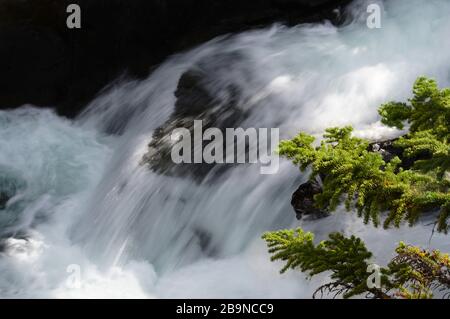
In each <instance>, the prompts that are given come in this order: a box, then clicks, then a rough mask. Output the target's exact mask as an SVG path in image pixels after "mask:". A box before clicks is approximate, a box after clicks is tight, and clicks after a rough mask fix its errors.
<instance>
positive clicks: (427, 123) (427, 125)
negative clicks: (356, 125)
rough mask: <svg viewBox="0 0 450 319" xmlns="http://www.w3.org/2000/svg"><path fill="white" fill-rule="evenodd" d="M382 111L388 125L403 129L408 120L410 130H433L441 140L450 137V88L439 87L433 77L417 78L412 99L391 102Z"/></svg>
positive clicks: (383, 121)
mask: <svg viewBox="0 0 450 319" xmlns="http://www.w3.org/2000/svg"><path fill="white" fill-rule="evenodd" d="M379 113H380V115H381V117H382V119H381V121H382V123H383V124H386V125H388V126H395V127H398V128H400V129H402V128H403V127H404V123H405V122H407V123H408V124H410V128H409V131H410V132H411V133H415V132H422V131H430V132H431V133H432V134H433V135H435V136H436V138H438V139H439V140H441V141H447V142H448V139H449V138H450V134H449V133H450V88H447V89H443V90H440V89H439V87H438V85H437V83H436V81H434V80H432V79H427V78H425V77H420V78H418V79H417V81H416V83H415V84H414V88H413V98H411V99H410V100H409V103H398V102H390V103H387V104H384V105H382V106H381V108H380V110H379Z"/></svg>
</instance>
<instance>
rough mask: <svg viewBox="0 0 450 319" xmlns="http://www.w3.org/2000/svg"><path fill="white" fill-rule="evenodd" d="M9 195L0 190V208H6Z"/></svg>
mask: <svg viewBox="0 0 450 319" xmlns="http://www.w3.org/2000/svg"><path fill="white" fill-rule="evenodd" d="M9 199H10V197H9V196H8V194H6V192H2V191H0V210H1V209H5V208H6V204H7V203H8V201H9Z"/></svg>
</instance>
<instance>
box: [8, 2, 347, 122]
mask: <svg viewBox="0 0 450 319" xmlns="http://www.w3.org/2000/svg"><path fill="white" fill-rule="evenodd" d="M348 2H349V0H248V1H243V0H158V1H156V0H131V1H123V0H20V1H19V0H2V1H0V43H1V45H0V70H1V72H0V109H6V108H14V107H18V106H21V105H23V104H27V103H30V104H34V105H37V106H54V107H55V108H56V109H57V111H58V112H59V113H60V114H63V115H66V116H74V115H76V114H78V113H79V112H80V111H81V110H82V108H83V107H84V106H85V105H86V104H87V103H88V102H89V101H90V100H92V98H93V97H95V95H96V94H98V92H99V91H100V90H101V89H103V88H104V87H105V86H106V85H108V84H109V83H111V82H112V81H113V80H114V79H116V78H118V77H119V76H121V75H123V74H124V73H125V74H126V75H127V76H128V77H130V78H145V77H146V76H148V74H149V73H150V72H151V70H152V68H154V67H155V66H157V65H158V64H159V63H161V62H162V61H163V60H164V59H165V58H167V57H168V56H169V55H171V54H174V53H176V52H180V51H183V50H186V49H189V48H191V47H193V46H196V45H199V44H201V43H203V42H206V41H208V40H210V39H212V38H214V37H216V36H219V35H223V34H228V33H234V32H240V31H245V30H249V29H252V28H258V27H264V26H267V25H270V24H271V23H274V22H283V23H286V24H288V25H294V24H298V23H302V22H315V21H321V20H324V19H327V20H333V21H335V22H338V21H337V20H338V15H336V13H335V9H336V8H338V7H339V6H341V5H343V4H345V3H348ZM71 3H76V4H79V5H80V7H81V10H82V11H81V13H82V16H81V26H82V28H81V29H79V30H75V29H72V30H71V29H68V28H67V27H66V18H67V13H66V8H67V6H68V5H69V4H71Z"/></svg>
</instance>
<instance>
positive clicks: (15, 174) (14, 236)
mask: <svg viewBox="0 0 450 319" xmlns="http://www.w3.org/2000/svg"><path fill="white" fill-rule="evenodd" d="M365 4H366V2H364V1H358V2H356V4H355V5H354V6H352V7H351V8H350V12H352V19H353V22H352V23H349V24H346V25H345V26H342V27H339V28H336V27H334V26H332V25H330V24H328V23H324V24H314V25H301V26H297V27H292V28H286V27H283V26H273V27H271V28H268V29H265V30H259V31H251V32H245V33H242V34H239V35H235V36H232V37H227V38H220V39H216V40H214V41H211V42H210V43H206V44H204V45H203V46H201V47H199V48H197V49H195V50H192V51H190V52H187V53H184V54H181V55H178V56H175V57H173V58H171V59H169V60H168V61H166V62H165V63H164V64H163V65H161V67H160V68H158V69H157V70H156V71H155V72H153V73H152V75H151V76H150V77H149V78H148V79H147V80H145V81H141V82H129V83H123V84H120V85H117V86H116V87H114V88H112V89H110V90H109V91H108V92H105V93H104V94H103V95H102V96H101V97H99V98H98V99H96V100H95V101H94V102H93V103H92V104H91V105H90V106H89V107H88V109H87V111H86V112H85V113H84V114H83V115H82V116H80V117H79V118H78V119H77V120H75V121H68V120H65V119H62V118H59V117H57V116H56V115H54V114H53V113H52V112H50V111H48V110H37V109H34V108H30V107H24V108H21V109H19V110H15V111H1V112H0V150H1V151H0V187H2V188H3V189H5V190H6V191H7V192H9V194H10V195H11V194H12V195H14V196H13V197H12V198H11V199H10V200H9V201H8V203H7V205H6V208H5V209H3V210H1V209H0V225H1V227H0V234H1V235H2V236H6V237H7V239H6V240H5V242H4V244H3V246H4V247H3V248H4V249H3V252H2V253H1V256H0V296H2V297H57V298H61V297H138V298H140V297H166V298H172V297H225V298H227V297H236V298H238V297H256V298H257V297H264V298H271V297H274V298H275V297H286V298H296V297H310V296H311V293H312V291H313V290H314V287H316V286H317V284H318V283H320V282H321V281H323V280H325V278H317V279H314V280H313V282H310V281H307V280H305V278H304V276H303V275H302V274H300V273H294V272H292V273H289V274H285V275H282V276H281V275H279V274H278V270H279V267H280V265H279V264H276V263H271V262H270V261H269V256H268V254H267V253H266V248H265V246H264V243H263V242H262V240H261V239H260V236H261V233H262V232H264V231H266V230H272V229H279V228H284V227H291V226H296V225H299V224H301V225H302V226H303V227H305V228H307V229H310V230H313V231H314V232H316V234H317V235H318V237H319V238H323V236H325V235H326V234H328V233H329V232H331V231H335V230H341V231H344V232H346V233H348V234H350V233H352V234H356V235H358V236H361V237H363V238H364V239H366V240H367V244H368V246H369V248H370V249H372V250H373V251H374V253H375V255H376V256H377V257H378V259H377V260H376V262H379V263H380V264H382V263H383V262H385V261H386V260H387V259H388V258H389V256H390V254H391V252H392V250H393V248H394V247H395V245H396V243H397V242H398V241H399V240H406V241H410V242H412V243H414V244H419V245H422V246H424V247H428V246H432V247H436V248H440V249H442V250H446V251H450V244H449V243H448V240H446V237H445V236H443V235H434V237H433V238H432V240H431V241H429V238H430V235H431V228H430V226H427V225H426V224H427V222H426V221H423V222H422V225H419V226H416V227H414V228H409V227H407V226H404V227H402V228H401V229H399V230H398V229H391V230H383V229H374V228H373V227H372V226H370V225H368V226H366V225H363V224H362V222H361V221H360V220H359V219H358V218H356V217H355V216H354V214H353V215H352V214H347V213H342V212H340V213H336V214H335V215H333V216H330V217H328V218H325V219H322V220H317V221H303V222H298V221H296V220H295V218H294V214H293V211H292V208H291V207H290V204H289V202H290V197H291V194H292V192H293V191H294V190H295V189H296V187H297V186H298V185H299V183H300V182H301V181H303V180H305V179H306V175H304V176H302V175H300V174H299V172H298V169H297V168H295V167H293V165H291V164H290V163H289V162H287V161H282V162H281V167H280V170H279V172H278V173H277V174H275V175H270V176H264V175H260V174H259V167H258V165H250V166H248V165H246V166H236V167H234V168H232V169H230V170H228V171H227V172H226V173H225V174H224V175H221V176H220V177H216V178H215V179H214V180H212V181H211V180H210V181H208V182H204V183H200V184H199V183H197V182H195V181H193V180H191V179H189V178H178V177H168V176H163V175H159V174H157V173H154V172H151V171H150V170H148V168H147V167H145V166H141V165H139V162H140V160H141V158H142V156H143V154H144V153H145V152H146V150H147V148H146V145H147V144H148V142H149V141H150V139H151V136H152V132H153V130H154V129H155V128H157V127H158V126H160V125H161V124H163V123H164V121H165V120H166V119H167V118H168V117H169V116H170V114H171V112H172V111H173V109H174V102H175V96H174V91H175V89H176V86H177V83H178V80H179V78H180V76H181V74H182V73H183V72H185V71H186V70H188V69H189V68H191V67H192V66H194V65H202V66H203V67H204V68H206V70H208V71H209V72H211V73H210V76H211V77H212V78H213V79H214V80H213V81H211V84H210V87H211V92H215V93H217V92H218V93H217V94H220V88H223V87H226V86H227V85H228V84H233V85H235V86H236V87H238V88H239V90H240V92H241V93H242V94H241V97H240V101H239V103H238V104H239V106H240V107H241V108H245V109H246V110H249V112H250V116H249V117H248V118H247V119H246V120H245V123H243V125H245V126H246V127H249V126H252V127H257V128H258V127H268V128H271V127H279V128H280V132H281V137H282V138H288V137H291V136H293V135H294V134H296V133H297V131H299V130H305V131H308V132H310V133H313V134H317V135H319V134H320V133H321V132H322V131H323V129H324V128H326V127H329V126H334V125H347V124H352V125H354V127H355V128H356V130H357V134H358V135H361V136H364V137H368V138H372V139H376V138H383V137H391V136H395V135H398V134H399V132H397V131H395V130H392V129H387V128H384V127H382V126H381V125H380V124H379V122H378V116H377V107H378V106H379V105H380V103H383V102H385V101H388V100H392V99H396V100H404V99H406V98H408V97H409V95H410V91H411V86H412V83H413V82H414V80H415V78H416V77H417V76H419V75H427V76H431V77H434V78H436V79H437V80H438V81H439V83H440V85H441V86H449V85H450V41H449V40H448V36H449V34H450V20H449V19H448V16H449V14H450V2H448V1H446V0H435V1H419V0H395V1H389V2H388V3H386V4H385V6H384V7H385V12H384V14H383V16H382V28H381V29H369V28H367V27H366V25H365V21H364V19H365V17H366V11H365V8H366V6H365ZM230 55H231V56H236V57H238V58H236V59H232V60H228V58H226V57H228V56H230ZM224 59H226V60H224ZM224 64H225V65H226V67H223V65H224ZM220 65H222V67H219V66H220ZM205 238H206V239H205ZM205 240H207V242H208V247H209V248H208V249H206V250H205V249H203V248H204V243H202V242H203V241H205ZM202 247H203V248H202ZM71 265H72V266H71ZM73 265H79V267H80V268H79V269H80V270H81V273H80V279H81V285H80V286H77V287H73V286H70V285H68V280H69V282H71V280H72V279H73V274H72V273H68V272H67V270H69V271H70V270H71V269H73V268H71V267H73ZM69 266H70V267H69ZM68 267H69V268H68ZM75 268H76V267H75Z"/></svg>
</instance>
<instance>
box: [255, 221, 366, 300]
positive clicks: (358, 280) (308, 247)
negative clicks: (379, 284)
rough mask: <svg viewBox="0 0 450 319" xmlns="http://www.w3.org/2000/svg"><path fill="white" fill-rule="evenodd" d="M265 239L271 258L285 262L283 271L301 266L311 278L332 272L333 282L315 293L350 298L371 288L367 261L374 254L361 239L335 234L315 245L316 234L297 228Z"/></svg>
mask: <svg viewBox="0 0 450 319" xmlns="http://www.w3.org/2000/svg"><path fill="white" fill-rule="evenodd" d="M263 239H264V240H266V242H267V245H268V247H269V252H270V253H271V254H273V256H272V261H274V260H282V261H284V262H286V265H285V266H284V267H283V269H282V270H281V272H282V273H284V272H285V271H287V270H288V269H300V270H301V271H302V272H306V273H308V275H309V276H311V277H312V276H314V275H317V274H319V273H322V272H325V271H331V279H332V280H333V281H332V282H331V283H329V284H326V285H324V286H322V287H320V288H319V289H318V290H317V291H316V293H318V292H321V293H325V292H330V293H335V294H336V295H337V294H343V295H344V297H346V298H348V297H351V296H355V295H358V294H361V293H364V292H366V291H367V290H368V288H367V283H366V281H367V276H368V275H367V272H366V270H367V266H368V263H367V260H368V259H369V258H371V256H372V253H370V252H369V251H368V250H367V249H366V247H365V246H364V243H363V242H362V241H361V240H360V239H359V238H356V237H353V236H352V237H351V238H345V237H344V236H343V235H342V234H339V233H333V234H331V235H330V239H329V240H326V241H323V242H321V243H320V244H319V245H317V246H315V245H314V243H313V240H314V235H313V234H311V233H305V232H304V231H303V230H302V229H297V230H295V231H294V230H281V231H278V232H273V233H266V234H264V235H263ZM316 293H315V294H314V295H316Z"/></svg>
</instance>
